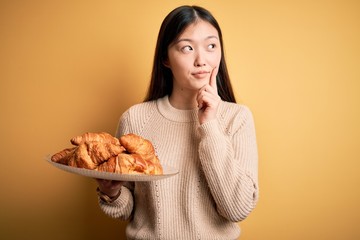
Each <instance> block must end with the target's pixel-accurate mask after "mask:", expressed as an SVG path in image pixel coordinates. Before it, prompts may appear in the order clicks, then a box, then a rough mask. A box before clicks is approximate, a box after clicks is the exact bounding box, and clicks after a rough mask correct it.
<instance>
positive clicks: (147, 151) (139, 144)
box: [120, 133, 155, 160]
mask: <svg viewBox="0 0 360 240" xmlns="http://www.w3.org/2000/svg"><path fill="white" fill-rule="evenodd" d="M120 144H121V145H122V146H124V147H125V149H126V151H128V152H129V153H135V154H139V155H141V156H142V157H143V158H144V159H145V160H150V159H152V158H153V157H154V155H155V149H154V147H153V145H152V144H151V142H150V141H149V140H147V139H144V138H142V137H140V136H138V135H136V134H133V133H129V134H126V135H123V136H121V137H120Z"/></svg>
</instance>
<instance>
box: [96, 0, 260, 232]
mask: <svg viewBox="0 0 360 240" xmlns="http://www.w3.org/2000/svg"><path fill="white" fill-rule="evenodd" d="M127 133H135V134H138V135H140V136H142V137H144V138H146V139H149V140H150V141H151V142H152V143H153V145H154V147H155V150H156V154H157V155H158V157H159V159H160V161H161V163H162V164H164V165H169V166H173V167H175V168H178V169H179V174H178V175H176V176H174V177H170V178H166V179H163V180H160V181H153V182H136V183H122V182H114V181H105V180H98V183H99V188H98V193H99V196H100V197H99V204H100V208H101V209H102V210H103V211H104V213H105V214H107V215H109V216H110V217H113V218H118V219H122V220H129V224H128V225H127V228H126V234H127V236H128V238H129V239H237V238H238V237H239V235H240V229H239V226H238V224H237V223H236V222H238V221H241V220H243V219H245V218H246V217H247V216H248V215H249V213H250V212H251V211H252V209H253V208H254V207H255V205H256V202H257V200H258V179H257V171H258V170H257V158H258V156H257V145H256V138H255V129H254V122H253V118H252V114H251V112H250V111H249V109H248V108H247V107H245V106H243V105H238V104H236V103H235V97H234V94H233V91H232V87H231V84H230V80H229V76H228V72H227V67H226V63H225V59H224V49H223V40H222V34H221V30H220V27H219V25H218V23H217V22H216V20H215V19H214V17H213V16H212V15H211V13H210V12H208V11H207V10H205V9H203V8H201V7H197V6H181V7H178V8H176V9H174V10H173V11H172V12H170V13H169V15H168V16H167V17H166V18H165V19H164V21H163V23H162V25H161V28H160V32H159V36H158V40H157V46H156V51H155V57H154V65H153V70H152V77H151V82H150V87H149V90H148V93H147V96H146V99H145V101H144V102H143V103H141V104H137V105H135V106H133V107H131V108H130V109H128V110H127V111H126V112H125V113H123V115H122V116H121V118H120V121H119V125H118V129H117V137H119V136H121V135H123V134H127Z"/></svg>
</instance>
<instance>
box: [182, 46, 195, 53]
mask: <svg viewBox="0 0 360 240" xmlns="http://www.w3.org/2000/svg"><path fill="white" fill-rule="evenodd" d="M192 50H193V48H192V47H191V46H189V45H188V46H185V47H183V48H181V51H183V52H190V51H192Z"/></svg>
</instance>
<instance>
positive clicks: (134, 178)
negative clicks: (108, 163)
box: [46, 157, 179, 182]
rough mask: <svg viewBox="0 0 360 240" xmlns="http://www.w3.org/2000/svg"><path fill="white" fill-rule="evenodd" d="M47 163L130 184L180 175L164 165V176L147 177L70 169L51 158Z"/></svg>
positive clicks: (175, 170) (69, 169)
mask: <svg viewBox="0 0 360 240" xmlns="http://www.w3.org/2000/svg"><path fill="white" fill-rule="evenodd" d="M46 161H47V162H49V163H50V164H51V165H53V166H54V167H56V168H59V169H61V170H64V171H66V172H70V173H74V174H78V175H82V176H85V177H91V178H98V179H107V180H116V181H128V182H145V181H156V180H160V179H164V178H168V177H172V176H174V175H176V174H178V173H179V171H178V170H177V169H175V168H173V167H170V166H166V165H162V167H163V174H161V175H146V174H121V173H111V172H101V171H97V170H90V169H85V168H77V167H70V166H67V165H64V164H60V163H56V162H53V161H51V159H50V157H47V159H46Z"/></svg>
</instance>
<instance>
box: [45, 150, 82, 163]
mask: <svg viewBox="0 0 360 240" xmlns="http://www.w3.org/2000/svg"><path fill="white" fill-rule="evenodd" d="M75 151H76V147H72V148H66V149H64V150H62V151H60V152H58V153H56V154H54V155H52V156H51V160H52V161H53V162H57V163H61V164H65V165H67V164H68V162H69V160H70V158H72V156H73V155H74V152H75Z"/></svg>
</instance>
